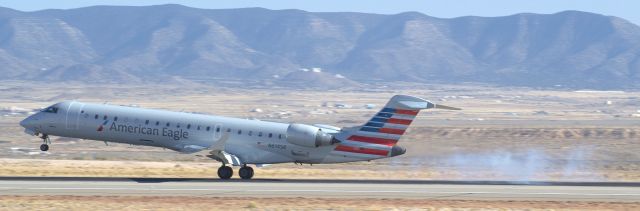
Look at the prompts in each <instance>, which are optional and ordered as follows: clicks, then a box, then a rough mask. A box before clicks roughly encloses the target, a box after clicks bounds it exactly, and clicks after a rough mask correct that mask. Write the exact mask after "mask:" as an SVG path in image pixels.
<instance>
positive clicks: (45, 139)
mask: <svg viewBox="0 0 640 211" xmlns="http://www.w3.org/2000/svg"><path fill="white" fill-rule="evenodd" d="M40 138H41V139H42V145H40V150H41V151H43V152H46V151H48V150H49V144H51V139H49V135H47V134H42V137H40Z"/></svg>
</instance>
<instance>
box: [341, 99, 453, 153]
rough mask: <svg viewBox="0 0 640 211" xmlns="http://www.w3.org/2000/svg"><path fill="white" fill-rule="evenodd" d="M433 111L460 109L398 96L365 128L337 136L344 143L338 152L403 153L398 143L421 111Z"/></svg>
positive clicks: (345, 131)
mask: <svg viewBox="0 0 640 211" xmlns="http://www.w3.org/2000/svg"><path fill="white" fill-rule="evenodd" d="M431 108H440V109H448V110H460V109H459V108H454V107H449V106H443V105H436V104H433V103H431V102H429V101H427V100H424V99H421V98H418V97H413V96H407V95H396V96H393V97H392V98H391V99H390V100H389V102H387V104H386V105H385V106H384V107H383V108H382V110H380V111H379V112H378V113H377V114H376V115H375V116H373V117H372V118H371V119H370V120H369V121H368V122H367V123H365V124H364V125H362V126H359V127H354V128H349V129H345V130H343V132H341V133H340V134H339V136H337V138H338V139H339V140H340V141H341V143H340V145H339V146H337V147H336V149H335V150H336V151H344V152H349V153H360V154H369V155H378V156H385V157H386V156H397V155H401V154H404V152H405V150H404V148H402V147H399V146H396V143H398V140H399V139H400V137H401V136H402V135H403V134H404V132H405V130H406V129H407V128H408V127H409V125H410V124H411V123H412V122H413V120H414V119H415V117H416V115H418V113H419V112H420V110H421V109H431Z"/></svg>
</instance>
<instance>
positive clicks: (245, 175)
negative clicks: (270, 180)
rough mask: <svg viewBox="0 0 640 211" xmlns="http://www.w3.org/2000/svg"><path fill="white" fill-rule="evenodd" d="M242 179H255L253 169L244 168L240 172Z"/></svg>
mask: <svg viewBox="0 0 640 211" xmlns="http://www.w3.org/2000/svg"><path fill="white" fill-rule="evenodd" d="M238 175H240V178H242V179H251V178H252V177H253V168H251V167H242V168H240V171H239V172H238Z"/></svg>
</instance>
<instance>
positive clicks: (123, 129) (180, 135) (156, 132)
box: [98, 121, 189, 141]
mask: <svg viewBox="0 0 640 211" xmlns="http://www.w3.org/2000/svg"><path fill="white" fill-rule="evenodd" d="M106 124H107V122H106V121H105V123H104V124H103V125H106ZM102 130H103V127H102V125H100V127H99V128H98V131H102ZM109 131H113V132H119V133H131V134H143V135H153V136H163V137H170V138H172V139H173V140H176V141H179V140H182V139H189V132H187V131H184V130H182V129H178V130H172V129H169V128H166V127H163V128H162V130H160V129H159V128H150V127H145V126H142V125H140V124H138V125H137V126H134V125H127V124H116V123H115V122H112V123H111V126H110V127H109Z"/></svg>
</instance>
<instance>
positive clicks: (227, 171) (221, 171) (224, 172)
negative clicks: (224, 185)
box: [218, 165, 233, 179]
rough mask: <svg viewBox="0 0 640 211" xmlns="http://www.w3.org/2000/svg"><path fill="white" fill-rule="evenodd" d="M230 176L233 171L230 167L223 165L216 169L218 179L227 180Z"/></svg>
mask: <svg viewBox="0 0 640 211" xmlns="http://www.w3.org/2000/svg"><path fill="white" fill-rule="evenodd" d="M231 176H233V169H232V168H231V167H229V166H224V165H223V166H220V168H218V177H220V179H229V178H231Z"/></svg>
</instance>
